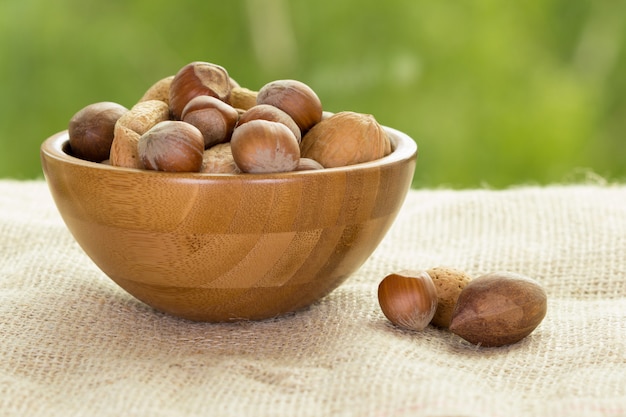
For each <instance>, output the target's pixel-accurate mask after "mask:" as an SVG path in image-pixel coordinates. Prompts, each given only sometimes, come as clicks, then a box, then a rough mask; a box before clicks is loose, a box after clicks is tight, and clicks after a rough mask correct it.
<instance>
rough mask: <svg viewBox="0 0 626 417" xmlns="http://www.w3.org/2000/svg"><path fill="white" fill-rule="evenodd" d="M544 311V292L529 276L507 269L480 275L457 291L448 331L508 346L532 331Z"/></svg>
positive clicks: (489, 344)
mask: <svg viewBox="0 0 626 417" xmlns="http://www.w3.org/2000/svg"><path fill="white" fill-rule="evenodd" d="M546 311H547V296H546V293H545V291H544V290H543V288H542V287H541V286H540V285H539V283H538V282H537V281H535V280H533V279H532V278H529V277H526V276H524V275H520V274H514V273H509V272H498V273H493V274H488V275H483V276H481V277H478V278H476V279H473V280H472V281H470V282H469V283H468V284H467V285H466V286H465V288H464V289H463V291H461V294H460V295H459V299H458V300H457V304H456V307H455V308H454V312H453V313H452V321H451V323H450V331H452V332H453V333H455V334H457V335H459V336H461V337H462V338H463V339H465V340H467V341H468V342H470V343H473V344H476V345H481V346H487V347H493V346H503V345H509V344H512V343H516V342H518V341H520V340H522V339H523V338H525V337H526V336H528V335H529V334H530V333H532V331H533V330H535V328H536V327H537V326H538V325H539V324H540V323H541V321H542V320H543V318H544V317H545V315H546Z"/></svg>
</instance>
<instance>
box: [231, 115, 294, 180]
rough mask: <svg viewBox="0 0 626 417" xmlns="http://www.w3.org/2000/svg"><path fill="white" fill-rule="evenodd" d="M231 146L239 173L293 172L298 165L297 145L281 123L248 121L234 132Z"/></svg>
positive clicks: (292, 135) (291, 134)
mask: <svg viewBox="0 0 626 417" xmlns="http://www.w3.org/2000/svg"><path fill="white" fill-rule="evenodd" d="M230 143H231V148H232V152H233V158H234V159H235V163H236V164H237V166H238V167H239V169H241V171H242V172H249V173H269V172H286V171H293V170H294V169H295V168H296V167H297V166H298V162H299V161H300V146H299V144H298V141H297V140H296V137H295V136H294V134H293V132H292V131H291V130H289V129H288V128H287V126H285V125H284V124H282V123H278V122H271V121H268V120H251V121H249V122H248V123H245V124H243V125H241V126H237V127H236V128H235V131H234V132H233V136H232V138H231V140H230Z"/></svg>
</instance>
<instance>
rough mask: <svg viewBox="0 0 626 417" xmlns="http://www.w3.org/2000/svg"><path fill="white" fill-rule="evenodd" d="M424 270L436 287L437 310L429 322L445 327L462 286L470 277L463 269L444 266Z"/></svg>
mask: <svg viewBox="0 0 626 417" xmlns="http://www.w3.org/2000/svg"><path fill="white" fill-rule="evenodd" d="M426 272H427V273H428V275H430V277H431V278H432V280H433V282H434V284H435V288H437V311H436V312H435V315H434V316H433V320H432V321H431V324H432V325H434V326H438V327H443V328H447V327H448V326H450V320H452V311H453V310H454V306H455V305H456V300H457V299H458V298H459V294H461V291H462V290H463V288H465V286H466V285H467V284H468V283H469V282H470V280H471V277H470V276H469V275H468V274H466V273H465V272H463V271H460V270H458V269H454V268H446V267H437V268H431V269H427V270H426Z"/></svg>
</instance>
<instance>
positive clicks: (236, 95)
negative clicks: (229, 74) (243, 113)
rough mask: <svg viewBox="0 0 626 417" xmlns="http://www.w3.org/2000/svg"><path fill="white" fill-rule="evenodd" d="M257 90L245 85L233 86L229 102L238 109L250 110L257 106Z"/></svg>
mask: <svg viewBox="0 0 626 417" xmlns="http://www.w3.org/2000/svg"><path fill="white" fill-rule="evenodd" d="M257 94H258V93H257V92H256V91H254V90H250V89H247V88H244V87H239V86H236V87H233V88H231V90H230V95H229V96H228V103H229V104H230V105H231V106H233V107H234V108H236V109H241V110H248V109H250V108H251V107H253V106H256V96H257Z"/></svg>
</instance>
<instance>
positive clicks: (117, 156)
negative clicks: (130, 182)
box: [109, 124, 143, 169]
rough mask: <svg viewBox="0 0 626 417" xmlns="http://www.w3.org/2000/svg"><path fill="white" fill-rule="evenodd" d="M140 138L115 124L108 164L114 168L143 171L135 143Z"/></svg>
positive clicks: (129, 130)
mask: <svg viewBox="0 0 626 417" xmlns="http://www.w3.org/2000/svg"><path fill="white" fill-rule="evenodd" d="M140 137H141V136H140V135H139V133H137V132H135V131H134V130H132V129H130V128H128V127H126V126H122V125H119V124H116V125H115V136H114V139H113V143H112V145H111V153H110V156H109V163H110V164H111V165H113V166H116V167H124V168H137V169H143V164H142V163H141V160H140V159H139V154H138V153H137V143H139V138H140Z"/></svg>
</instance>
